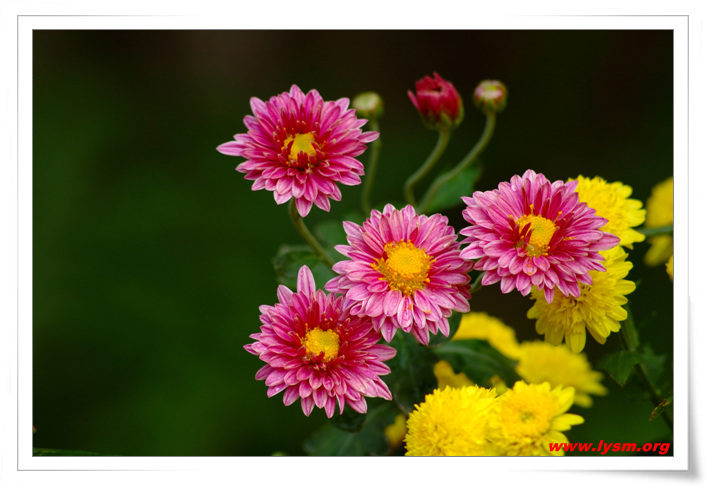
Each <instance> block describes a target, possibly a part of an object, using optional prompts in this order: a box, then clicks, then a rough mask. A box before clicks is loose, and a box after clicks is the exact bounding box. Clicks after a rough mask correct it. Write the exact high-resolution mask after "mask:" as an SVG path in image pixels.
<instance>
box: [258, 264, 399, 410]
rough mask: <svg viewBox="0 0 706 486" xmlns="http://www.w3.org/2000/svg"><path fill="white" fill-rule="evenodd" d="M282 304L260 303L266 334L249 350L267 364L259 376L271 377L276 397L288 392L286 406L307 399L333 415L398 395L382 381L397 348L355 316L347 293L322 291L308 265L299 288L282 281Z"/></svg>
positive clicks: (304, 402)
mask: <svg viewBox="0 0 706 486" xmlns="http://www.w3.org/2000/svg"><path fill="white" fill-rule="evenodd" d="M277 294H278V297H279V303H277V304H275V305H274V307H272V306H268V305H263V306H261V307H260V312H261V313H262V314H261V316H260V320H261V321H262V323H263V325H262V326H261V327H260V332H259V333H255V334H252V335H251V336H250V337H251V338H253V339H255V342H254V343H251V344H247V345H245V349H246V350H247V351H248V352H250V353H252V354H254V355H256V356H259V357H260V359H261V360H262V361H264V362H265V363H267V364H266V365H265V366H263V367H262V368H260V370H259V371H258V372H257V374H256V375H255V378H256V379H258V380H265V385H267V386H268V387H269V388H268V390H267V396H268V397H272V396H273V395H276V394H277V393H279V392H281V391H284V404H285V405H291V404H292V403H294V402H295V401H296V400H297V398H301V405H302V410H303V411H304V414H305V415H307V416H308V415H309V414H310V413H311V411H312V410H313V408H314V405H316V406H317V407H318V408H323V409H325V410H326V415H327V416H328V417H329V418H330V417H331V416H333V413H334V410H335V408H336V403H338V408H339V413H343V407H344V405H345V404H346V403H347V404H348V405H350V407H351V408H353V410H355V411H357V412H359V413H365V412H366V410H367V404H366V402H365V397H383V398H385V399H387V400H391V399H392V395H391V394H390V390H389V389H388V388H387V385H386V384H385V383H384V382H383V381H382V379H380V375H386V374H388V373H389V372H390V368H388V367H387V365H385V364H383V361H386V360H388V359H390V358H392V357H393V356H394V355H395V349H394V348H392V347H390V346H386V345H383V344H377V342H378V341H379V340H380V334H379V333H377V332H375V331H373V329H372V325H371V323H370V319H369V318H366V317H358V316H354V315H350V313H349V308H348V306H347V305H346V303H345V302H344V299H343V298H342V297H336V296H334V295H327V294H326V293H325V292H324V291H322V290H316V287H315V283H314V277H313V275H312V274H311V270H309V268H308V267H306V266H303V267H302V268H301V269H300V270H299V275H298V278H297V292H296V293H293V292H292V291H291V290H289V289H288V288H287V287H285V286H283V285H280V286H279V288H278V290H277Z"/></svg>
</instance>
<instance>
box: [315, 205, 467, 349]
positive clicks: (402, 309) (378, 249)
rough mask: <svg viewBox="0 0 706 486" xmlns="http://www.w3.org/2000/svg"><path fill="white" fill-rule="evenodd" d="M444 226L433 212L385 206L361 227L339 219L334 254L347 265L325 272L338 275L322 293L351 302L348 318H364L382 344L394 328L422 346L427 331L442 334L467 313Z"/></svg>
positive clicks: (454, 246)
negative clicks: (341, 235) (340, 233)
mask: <svg viewBox="0 0 706 486" xmlns="http://www.w3.org/2000/svg"><path fill="white" fill-rule="evenodd" d="M447 223H448V220H447V219H446V217H445V216H442V215H441V214H434V215H433V216H426V215H417V214H416V213H415V211H414V208H413V207H412V206H409V205H408V206H406V207H405V208H403V209H402V210H397V209H395V207H394V206H392V205H391V204H388V205H387V206H385V208H384V209H383V212H382V213H380V212H379V211H376V210H373V212H372V213H371V214H370V217H369V218H368V219H367V220H366V221H365V222H364V223H363V225H362V226H359V225H357V224H355V223H351V222H348V221H344V222H343V228H344V229H345V231H346V234H347V236H348V243H350V246H348V245H338V246H336V250H338V251H339V252H340V253H342V254H343V255H345V256H347V257H348V258H350V260H344V261H341V262H338V263H336V264H335V265H334V266H333V270H334V271H335V272H337V273H339V274H340V275H339V276H338V277H335V278H333V279H332V280H330V281H329V282H328V283H327V284H326V290H328V291H330V292H338V293H345V294H346V297H347V298H348V299H350V300H352V301H354V302H355V304H354V305H353V306H352V308H351V313H353V314H358V315H365V316H370V317H372V319H373V325H374V327H375V329H376V330H379V331H381V332H382V335H383V337H384V338H385V340H387V341H388V342H389V341H391V340H392V338H393V337H394V335H395V331H396V330H397V329H402V330H403V331H404V332H412V334H413V335H414V336H415V337H416V338H417V340H419V342H421V343H422V344H428V343H429V332H431V333H433V334H436V333H437V332H438V331H439V330H441V333H442V334H443V335H444V336H448V335H449V322H448V318H449V316H451V313H452V311H458V312H467V311H468V310H469V305H468V299H470V297H471V294H470V286H469V284H468V283H469V281H470V278H469V276H468V272H469V271H470V269H471V267H472V264H471V263H469V262H466V261H464V260H463V259H462V258H461V257H460V255H459V253H460V248H459V246H460V245H459V243H458V241H456V234H455V232H454V229H453V227H451V226H449V225H448V224H447Z"/></svg>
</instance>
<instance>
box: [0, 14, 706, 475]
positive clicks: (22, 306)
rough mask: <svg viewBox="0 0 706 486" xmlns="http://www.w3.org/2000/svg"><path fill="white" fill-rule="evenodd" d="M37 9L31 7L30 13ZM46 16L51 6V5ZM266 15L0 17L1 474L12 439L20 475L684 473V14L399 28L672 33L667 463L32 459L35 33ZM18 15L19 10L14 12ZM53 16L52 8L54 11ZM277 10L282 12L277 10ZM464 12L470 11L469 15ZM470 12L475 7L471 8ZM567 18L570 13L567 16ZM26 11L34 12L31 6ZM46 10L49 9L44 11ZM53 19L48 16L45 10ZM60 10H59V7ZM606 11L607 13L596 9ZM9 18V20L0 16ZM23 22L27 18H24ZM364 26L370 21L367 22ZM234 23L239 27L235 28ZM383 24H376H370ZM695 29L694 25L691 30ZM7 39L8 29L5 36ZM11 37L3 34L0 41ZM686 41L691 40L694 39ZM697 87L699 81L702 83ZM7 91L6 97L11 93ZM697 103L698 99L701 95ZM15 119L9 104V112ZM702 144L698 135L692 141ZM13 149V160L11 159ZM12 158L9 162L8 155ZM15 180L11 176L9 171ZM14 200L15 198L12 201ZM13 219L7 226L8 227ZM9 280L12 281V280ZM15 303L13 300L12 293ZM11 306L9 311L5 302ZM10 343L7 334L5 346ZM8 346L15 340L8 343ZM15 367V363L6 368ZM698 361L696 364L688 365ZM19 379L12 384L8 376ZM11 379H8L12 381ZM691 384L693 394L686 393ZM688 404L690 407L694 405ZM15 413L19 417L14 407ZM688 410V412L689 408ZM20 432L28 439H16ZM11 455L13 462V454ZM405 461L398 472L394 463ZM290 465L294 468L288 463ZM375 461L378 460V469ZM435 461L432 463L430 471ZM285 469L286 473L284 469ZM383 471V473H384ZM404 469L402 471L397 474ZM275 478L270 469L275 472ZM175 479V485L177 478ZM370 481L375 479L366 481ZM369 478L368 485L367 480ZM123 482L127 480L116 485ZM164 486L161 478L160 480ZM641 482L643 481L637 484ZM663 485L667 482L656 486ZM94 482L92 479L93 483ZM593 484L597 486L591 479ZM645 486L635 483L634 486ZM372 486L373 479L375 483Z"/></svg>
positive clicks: (264, 19)
mask: <svg viewBox="0 0 706 486" xmlns="http://www.w3.org/2000/svg"><path fill="white" fill-rule="evenodd" d="M32 7H34V8H32ZM50 7H51V5H50ZM263 7H265V6H262V5H261V6H260V8H262V9H263V10H265V12H264V14H263V15H259V16H257V15H256V16H248V18H249V19H253V18H254V19H259V22H260V23H258V22H257V21H256V22H255V23H252V22H248V24H249V25H247V26H245V25H240V26H235V27H234V25H233V23H234V22H233V21H232V20H229V19H228V18H226V17H224V16H221V17H216V18H205V17H204V16H199V15H187V16H145V15H150V14H151V13H150V12H147V11H146V10H147V9H148V7H147V6H145V7H144V9H143V10H145V11H143V12H141V13H140V15H142V16H131V15H128V16H107V15H111V13H104V15H106V16H45V15H41V16H31V14H32V12H24V13H16V17H15V18H16V20H17V24H16V29H12V24H11V23H10V22H8V19H7V18H5V17H6V16H5V17H3V19H2V20H3V23H2V24H0V28H2V29H7V27H8V26H9V27H10V29H9V31H10V32H13V30H14V31H15V32H16V34H17V38H16V40H17V54H16V56H17V68H18V73H17V75H18V76H17V86H16V89H17V91H16V92H17V96H18V102H17V113H16V115H17V118H16V120H17V129H18V131H17V133H16V135H17V138H16V140H17V147H16V148H15V147H13V146H12V141H10V151H11V152H12V154H11V156H12V159H14V160H17V161H18V164H17V173H16V175H17V176H18V179H17V180H18V188H17V189H18V193H17V194H18V199H17V203H18V206H19V207H18V212H17V221H16V222H15V224H17V227H18V239H17V247H16V248H15V250H17V249H19V252H18V253H17V254H18V256H19V266H18V273H17V280H16V282H17V283H18V289H17V291H18V293H17V294H14V295H17V297H18V300H17V303H18V314H17V316H16V317H17V322H18V327H17V329H16V337H17V343H18V347H17V348H16V350H14V351H15V353H12V352H11V353H10V354H9V355H8V357H9V358H10V359H9V361H10V362H9V363H6V364H8V365H9V369H10V380H9V381H10V383H9V391H10V397H14V398H16V399H17V402H16V404H15V406H14V407H12V406H11V407H10V408H11V411H12V409H15V411H16V412H17V429H16V430H14V431H13V430H12V429H11V428H9V427H4V428H3V439H5V438H7V440H3V461H2V462H3V464H2V467H3V469H2V471H0V472H4V473H8V472H9V471H11V469H8V467H10V466H11V465H10V464H9V463H8V460H7V459H9V457H8V455H7V453H8V452H12V451H8V448H9V447H11V442H10V438H11V436H14V437H15V438H16V439H17V449H16V450H15V451H14V452H16V456H15V457H16V460H17V462H16V466H17V472H20V471H192V472H198V473H200V474H203V473H205V472H209V473H216V474H218V473H219V471H220V472H223V473H229V474H233V470H234V469H240V470H241V471H242V470H255V471H260V472H261V473H265V472H266V473H267V475H268V476H270V477H272V478H273V479H274V478H276V477H281V480H282V481H286V482H287V483H292V482H294V483H295V484H296V483H298V481H297V480H296V478H293V477H292V475H291V471H293V470H294V469H300V468H301V464H299V462H300V461H302V462H304V464H307V465H308V467H306V469H307V470H308V472H307V473H306V474H304V476H305V478H302V480H303V481H308V480H311V479H312V476H311V475H312V474H314V475H317V474H316V473H314V472H313V471H312V470H311V469H310V468H311V465H314V464H315V468H316V469H318V468H320V467H325V469H327V470H329V468H331V469H330V470H333V471H335V470H339V471H340V470H341V469H343V468H348V470H351V469H350V468H351V465H352V462H351V461H355V462H356V464H357V463H358V461H361V460H365V461H370V462H367V463H366V464H371V463H377V464H383V467H385V468H386V469H387V468H390V469H394V470H395V474H404V475H407V474H410V475H413V476H410V477H414V478H415V479H427V480H429V481H437V480H438V479H439V476H438V475H439V469H441V468H443V469H444V470H445V471H446V473H445V474H454V475H458V477H459V478H463V477H464V475H465V476H466V477H468V476H469V475H471V474H472V475H473V476H476V473H475V472H474V473H470V471H474V470H476V466H478V468H479V469H480V470H485V471H495V473H493V474H492V476H488V477H494V476H495V475H496V474H498V473H499V472H500V471H506V470H512V471H537V470H539V471H543V470H553V471H586V470H597V469H598V470H604V471H612V470H631V471H636V470H644V471H650V470H686V469H687V468H688V464H689V462H688V457H689V450H690V449H691V447H692V446H693V441H690V440H689V438H690V436H689V434H688V433H687V426H688V423H691V422H690V421H688V420H687V417H688V416H689V407H688V404H689V403H690V401H689V399H687V397H689V396H690V392H691V391H692V390H693V385H694V381H693V379H691V374H690V373H689V368H688V360H689V353H688V351H689V350H688V347H689V346H688V343H689V337H690V336H689V328H688V322H689V316H688V315H687V309H688V306H689V305H690V301H689V294H688V283H689V279H688V275H689V274H688V272H689V261H688V259H687V258H683V257H685V256H686V255H687V254H688V243H687V242H688V218H689V213H688V204H687V194H688V185H689V166H688V158H689V155H690V154H689V141H690V139H689V117H690V112H689V102H690V100H689V77H690V73H689V67H690V66H689V55H690V50H689V38H690V32H689V27H690V22H689V17H688V16H686V15H671V16H661V15H634V16H629V15H624V16H605V15H602V14H600V13H599V12H600V10H598V11H596V12H595V13H597V15H580V14H569V15H544V16H534V15H533V13H534V12H536V9H535V8H534V6H533V7H532V8H529V7H525V8H526V9H527V10H526V11H525V12H523V13H521V14H518V15H514V16H507V17H499V16H495V17H490V18H488V17H477V18H472V17H471V16H467V18H466V17H464V18H457V17H454V18H451V19H446V22H448V21H451V22H452V23H454V24H456V25H448V23H445V24H444V25H443V26H435V25H430V22H429V19H424V16H423V15H422V16H421V18H419V19H416V22H417V24H416V25H415V20H412V22H411V23H412V25H409V24H407V25H405V26H404V28H425V29H428V28H462V29H476V28H479V29H499V28H502V29H518V30H529V29H559V30H580V29H628V30H630V29H636V30H645V29H670V30H673V31H674V72H675V78H674V178H675V207H674V210H675V218H674V219H675V221H674V227H675V254H676V255H677V256H678V257H677V259H676V261H675V270H676V271H675V275H676V279H675V281H674V293H675V299H674V342H675V353H674V369H675V395H676V396H677V397H679V398H678V399H677V400H676V401H675V404H674V407H675V410H674V412H675V413H674V425H675V429H674V444H676V447H675V449H674V452H675V455H674V456H673V457H565V458H562V459H558V460H557V459H547V458H513V459H507V458H456V459H453V460H449V459H447V460H445V462H441V463H440V462H438V461H444V459H441V458H429V459H428V460H410V459H404V458H377V459H376V458H370V459H361V458H357V459H356V458H276V459H273V458H262V457H260V458H258V457H255V458H227V457H215V458H208V457H129V458H125V457H33V456H32V455H31V451H32V436H31V434H30V432H29V430H30V426H31V425H32V405H31V404H32V251H31V248H32V226H31V224H28V222H30V221H31V215H32V117H31V114H32V63H31V59H32V31H33V30H34V29H117V30H120V29H154V30H160V29H221V28H223V29H232V28H248V29H252V28H269V29H276V28H291V25H292V24H291V23H289V22H288V21H287V19H280V18H278V17H277V16H275V18H271V17H270V18H268V15H269V12H267V9H266V8H263ZM18 8H19V7H18ZM54 8H55V9H56V7H54ZM91 8H93V9H94V10H96V11H97V10H101V7H99V6H95V5H91ZM283 8H284V7H283ZM468 8H470V7H468ZM474 8H475V7H474ZM564 8H565V9H566V10H567V11H568V10H570V7H564ZM27 10H36V7H35V6H34V5H33V4H32V5H31V7H29V8H27ZM45 10H46V9H45ZM49 10H51V8H50V9H49ZM58 10H61V9H60V8H59V9H58ZM603 11H604V12H605V10H603ZM5 13H6V12H5ZM25 14H29V15H25ZM363 20H364V21H363V22H360V14H359V15H358V16H357V17H356V16H355V15H354V16H351V19H348V20H341V19H339V20H338V23H339V24H342V25H335V23H334V24H331V25H327V28H329V27H330V28H387V27H389V26H386V25H384V15H383V16H382V20H383V22H382V24H380V25H376V21H375V20H372V21H370V19H369V18H363ZM365 20H368V22H365ZM240 22H241V24H242V23H243V21H242V20H241V21H240ZM377 23H378V24H379V23H380V20H377ZM691 25H693V23H692V24H691ZM306 27H309V28H312V27H313V28H316V27H315V26H306V25H302V28H306ZM5 32H8V30H5ZM6 37H8V36H7V35H3V39H5V38H6ZM692 39H693V36H692ZM3 44H5V45H4V46H3V51H4V52H3V54H4V56H3V58H7V57H12V53H11V52H9V51H10V49H9V48H7V47H6V46H7V44H6V43H5V42H3ZM701 79H703V78H701ZM7 91H11V90H10V89H8V90H7ZM699 99H701V96H700V95H699ZM7 106H8V107H9V108H10V110H8V113H11V112H12V111H13V110H12V109H11V108H12V105H11V103H7ZM697 136H702V135H697ZM15 149H16V153H14V150H15ZM15 155H16V156H17V159H15V157H14V156H15ZM10 175H12V171H10ZM10 194H12V193H10ZM10 220H11V218H10ZM12 273H14V272H12ZM10 295H12V293H10ZM10 303H11V304H12V302H10ZM692 330H694V328H693V327H692ZM13 336H14V334H13V333H12V331H10V336H9V337H10V338H12V337H13ZM10 342H11V343H12V340H10ZM15 358H16V361H14V363H17V365H16V366H15V364H14V363H13V360H14V359H15ZM692 358H695V357H692ZM15 373H16V375H15ZM13 375H14V376H13ZM688 385H692V386H688ZM692 405H693V402H692ZM15 407H18V408H15ZM691 410H693V407H692V409H691ZM18 430H22V431H27V432H26V433H21V434H18ZM12 455H13V456H14V454H12ZM275 460H276V461H283V462H282V463H281V466H278V467H277V468H276V469H275V468H273V467H272V466H273V461H275ZM398 460H404V463H402V462H397V461H398ZM290 461H295V462H296V463H297V464H292V463H291V462H290ZM378 461H384V462H382V463H380V462H378ZM429 461H432V462H429ZM284 462H287V464H284ZM388 462H389V465H388ZM402 464H403V465H402ZM273 469H275V470H273ZM178 477H180V476H175V478H178ZM373 477H374V476H373ZM373 477H371V480H373V479H372V478H373ZM123 479H125V478H123ZM160 479H161V480H164V479H165V478H162V477H160ZM643 479H646V478H643ZM662 479H664V478H662ZM94 480H95V477H94ZM594 480H595V478H594ZM641 480H642V479H641ZM373 481H374V480H373Z"/></svg>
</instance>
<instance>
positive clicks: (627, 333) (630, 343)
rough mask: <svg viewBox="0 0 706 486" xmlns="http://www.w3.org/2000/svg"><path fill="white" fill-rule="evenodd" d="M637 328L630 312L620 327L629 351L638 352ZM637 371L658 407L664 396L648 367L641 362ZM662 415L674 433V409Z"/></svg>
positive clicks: (624, 344) (665, 411)
mask: <svg viewBox="0 0 706 486" xmlns="http://www.w3.org/2000/svg"><path fill="white" fill-rule="evenodd" d="M636 341H637V329H635V322H634V321H633V319H632V314H631V313H628V318H627V319H626V320H625V321H623V322H622V325H621V329H620V342H621V343H622V344H623V348H625V349H626V350H627V351H630V352H633V353H637V342H636ZM635 372H636V373H637V376H638V377H639V378H640V380H641V381H642V382H643V384H644V385H645V388H646V389H647V393H648V395H649V396H650V400H651V401H652V404H653V405H654V406H655V408H656V407H659V406H660V404H661V403H662V398H661V397H660V396H659V392H658V391H657V387H656V386H655V384H654V383H653V382H652V380H651V379H650V377H649V375H648V374H647V368H645V365H644V364H643V363H642V362H640V363H638V364H636V365H635ZM661 417H663V418H664V421H665V422H666V424H667V426H668V427H669V429H670V430H671V431H672V433H674V419H673V418H672V411H671V409H669V408H665V409H664V412H663V413H662V414H661Z"/></svg>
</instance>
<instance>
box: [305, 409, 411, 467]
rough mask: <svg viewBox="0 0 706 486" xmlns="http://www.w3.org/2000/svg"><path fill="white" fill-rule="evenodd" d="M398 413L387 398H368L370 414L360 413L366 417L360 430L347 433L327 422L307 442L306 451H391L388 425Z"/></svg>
mask: <svg viewBox="0 0 706 486" xmlns="http://www.w3.org/2000/svg"><path fill="white" fill-rule="evenodd" d="M344 413H345V409H344ZM354 413H355V412H354ZM397 413H399V411H398V410H397V409H396V408H395V406H394V405H393V404H392V403H391V402H389V401H387V400H382V399H368V413H367V414H358V415H359V416H360V417H363V419H364V422H363V424H362V427H361V428H360V430H359V431H358V432H347V431H344V430H341V429H340V428H337V427H335V426H334V425H333V423H332V422H327V423H326V424H325V425H324V426H322V427H321V428H319V429H318V430H316V431H315V432H314V433H313V434H312V435H311V436H310V437H309V438H308V439H307V440H306V441H304V451H305V452H306V453H307V454H309V455H312V456H382V455H385V454H387V453H388V451H389V450H390V444H389V442H388V441H387V437H386V436H385V426H387V425H389V424H391V423H392V422H394V420H395V416H396V415H397Z"/></svg>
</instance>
